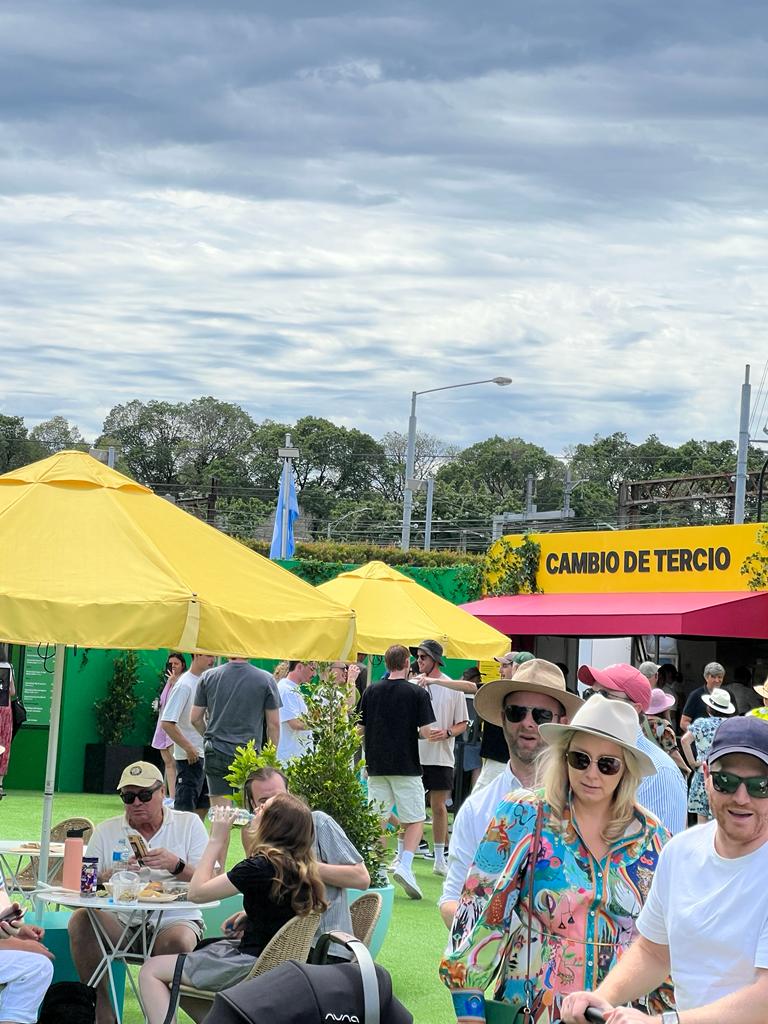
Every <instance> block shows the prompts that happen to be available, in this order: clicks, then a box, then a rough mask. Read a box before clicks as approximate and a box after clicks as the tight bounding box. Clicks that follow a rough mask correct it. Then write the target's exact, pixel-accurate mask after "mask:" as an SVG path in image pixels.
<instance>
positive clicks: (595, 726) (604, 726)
mask: <svg viewBox="0 0 768 1024" xmlns="http://www.w3.org/2000/svg"><path fill="white" fill-rule="evenodd" d="M639 729H640V719H639V718H638V717H637V712H636V711H635V709H634V708H633V707H632V705H631V704H629V703H627V702H626V701H619V700H608V698H607V697H603V695H602V694H600V693H596V694H594V696H592V697H590V698H589V700H588V701H587V702H586V704H584V705H583V707H581V708H579V710H578V711H577V712H576V714H575V715H574V716H573V720H572V721H570V722H568V723H567V725H560V724H559V723H557V722H547V723H545V724H544V725H540V726H539V732H540V733H541V736H542V738H543V740H544V741H545V743H548V744H550V745H551V744H553V743H554V742H555V740H556V739H557V737H559V736H561V735H563V734H564V733H571V734H574V733H587V735H589V736H600V737H601V738H602V739H607V740H610V741H611V743H615V744H617V746H619V747H623V749H624V750H626V752H627V754H628V755H629V756H630V757H632V758H634V760H635V763H636V764H637V766H638V768H639V770H640V774H641V775H655V774H656V766H655V765H654V763H653V761H652V760H651V759H650V757H649V756H648V755H647V754H646V753H644V752H643V751H642V750H639V749H638V746H637V733H638V731H639Z"/></svg>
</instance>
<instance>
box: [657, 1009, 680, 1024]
mask: <svg viewBox="0 0 768 1024" xmlns="http://www.w3.org/2000/svg"><path fill="white" fill-rule="evenodd" d="M661 1024H680V1015H679V1014H678V1012H677V1010H665V1011H664V1013H662V1015H661Z"/></svg>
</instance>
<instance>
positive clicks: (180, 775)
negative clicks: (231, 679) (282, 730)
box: [160, 654, 214, 818]
mask: <svg viewBox="0 0 768 1024" xmlns="http://www.w3.org/2000/svg"><path fill="white" fill-rule="evenodd" d="M213 661H214V659H213V656H212V655H210V654H193V655H192V662H191V664H190V666H189V668H188V669H187V671H186V672H184V673H183V675H181V676H180V677H179V681H178V682H177V683H176V685H175V686H174V688H173V689H172V690H171V695H170V697H169V698H168V702H167V704H166V705H165V707H164V708H163V718H162V721H161V723H160V724H161V726H162V727H163V729H164V730H165V732H166V734H167V735H168V736H169V738H170V739H172V740H173V757H174V760H175V761H176V791H175V794H174V801H173V806H174V808H175V809H176V810H177V811H197V813H198V814H199V815H200V817H201V818H204V817H205V815H206V813H207V811H208V807H209V806H210V800H209V798H208V786H207V785H206V781H205V762H204V759H203V737H202V736H201V735H200V733H199V732H198V731H197V729H196V728H195V727H194V725H192V721H191V717H190V716H191V713H192V708H193V707H194V704H195V691H196V689H197V684H198V683H199V682H200V677H201V676H202V674H203V672H205V671H206V670H207V669H209V668H212V667H213Z"/></svg>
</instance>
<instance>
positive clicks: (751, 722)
mask: <svg viewBox="0 0 768 1024" xmlns="http://www.w3.org/2000/svg"><path fill="white" fill-rule="evenodd" d="M704 774H705V779H706V782H705V784H706V787H707V796H708V798H709V803H710V807H711V809H712V813H713V815H714V820H713V821H709V822H707V823H706V824H704V825H697V826H696V827H695V828H691V829H688V831H686V832H683V833H682V834H680V835H678V836H675V837H674V838H673V839H672V840H671V841H670V842H669V843H668V844H667V845H666V846H665V847H664V849H663V850H662V852H661V856H660V858H659V863H658V865H657V867H656V871H655V873H654V875H653V882H652V884H651V890H650V893H649V896H648V899H647V901H646V903H645V906H644V907H643V909H642V911H641V913H640V916H639V918H638V919H637V928H638V931H639V933H640V934H639V937H638V938H637V940H636V941H635V942H634V943H633V945H632V946H631V947H630V948H629V950H627V952H626V953H625V955H624V956H623V957H622V958H621V960H620V961H619V963H618V964H617V965H616V967H614V969H613V970H612V971H611V972H610V974H609V975H608V976H607V978H606V979H605V980H604V981H603V983H602V984H601V985H600V986H599V987H598V989H597V990H596V991H595V992H578V993H574V994H572V995H570V996H568V997H567V998H566V1000H565V1002H564V1004H563V1020H564V1021H565V1022H566V1024H586V1021H585V1019H584V1010H585V1008H586V1007H588V1006H596V1007H597V1008H598V1009H600V1010H602V1011H603V1012H606V1013H607V1012H610V1011H613V1007H614V1006H616V1007H619V1009H617V1010H615V1011H614V1012H610V1016H609V1018H608V1019H609V1021H610V1024H764V1022H765V1020H766V1007H768V900H766V896H765V878H766V874H767V873H768V724H766V723H765V722H761V721H760V720H759V719H755V718H733V719H729V720H727V721H724V722H723V723H722V724H721V725H720V727H719V729H718V730H717V735H716V736H715V739H714V742H713V743H712V747H711V748H710V751H709V754H708V757H707V763H706V764H705V766H704ZM670 973H671V975H672V978H673V979H674V984H675V1000H676V1004H677V1010H676V1011H670V1012H668V1013H664V1014H663V1015H662V1016H661V1017H660V1018H659V1017H652V1018H650V1020H649V1018H648V1017H647V1016H646V1015H645V1014H641V1013H638V1011H637V1010H633V1009H628V1008H625V1007H622V1006H621V1004H623V1003H627V1002H630V1001H632V1000H634V999H637V998H639V997H640V996H642V995H645V993H646V992H650V991H651V990H652V989H653V988H654V987H655V986H657V985H658V984H659V983H660V982H661V981H663V979H664V978H666V977H667V976H668V975H669V974H670Z"/></svg>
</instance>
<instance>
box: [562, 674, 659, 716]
mask: <svg viewBox="0 0 768 1024" xmlns="http://www.w3.org/2000/svg"><path fill="white" fill-rule="evenodd" d="M578 677H579V682H581V683H586V684H587V686H594V684H595V683H597V685H598V686H603V687H605V689H606V690H618V691H619V692H620V693H624V694H626V695H627V697H629V699H630V700H631V701H632V703H633V704H638V705H639V706H640V708H641V710H642V711H647V710H648V705H649V704H650V703H651V684H650V683H649V682H648V680H647V679H646V677H645V676H644V675H643V673H642V672H638V670H637V669H636V668H632V666H631V665H624V664H619V665H608V666H607V667H606V668H593V667H592V666H591V665H582V666H581V668H580V669H579V671H578Z"/></svg>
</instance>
